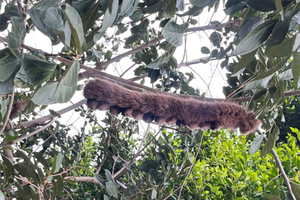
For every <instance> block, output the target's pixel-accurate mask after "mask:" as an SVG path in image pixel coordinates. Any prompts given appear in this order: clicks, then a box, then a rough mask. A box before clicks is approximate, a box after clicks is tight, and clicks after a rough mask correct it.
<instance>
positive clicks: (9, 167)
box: [1, 150, 15, 177]
mask: <svg viewBox="0 0 300 200" xmlns="http://www.w3.org/2000/svg"><path fill="white" fill-rule="evenodd" d="M6 151H7V150H6ZM1 157H2V159H3V164H4V166H5V167H6V168H7V170H8V172H9V174H6V176H12V177H13V176H14V174H15V171H14V166H13V165H12V163H11V161H10V160H8V159H7V158H6V156H1Z"/></svg>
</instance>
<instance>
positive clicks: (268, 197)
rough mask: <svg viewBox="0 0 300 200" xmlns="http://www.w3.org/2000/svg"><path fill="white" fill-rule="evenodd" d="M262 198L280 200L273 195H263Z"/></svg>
mask: <svg viewBox="0 0 300 200" xmlns="http://www.w3.org/2000/svg"><path fill="white" fill-rule="evenodd" d="M264 197H266V198H267V199H268V200H281V199H280V197H278V196H275V195H273V194H264Z"/></svg>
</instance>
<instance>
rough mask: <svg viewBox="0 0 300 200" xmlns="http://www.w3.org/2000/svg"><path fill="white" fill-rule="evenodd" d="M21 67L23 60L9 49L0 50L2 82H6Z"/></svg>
mask: <svg viewBox="0 0 300 200" xmlns="http://www.w3.org/2000/svg"><path fill="white" fill-rule="evenodd" d="M20 67H21V62H20V60H19V59H18V58H16V57H15V56H13V55H12V54H11V52H10V50H9V49H7V48H6V49H2V50H0V71H1V73H0V82H5V81H6V80H8V79H9V78H10V77H12V76H13V74H14V73H16V72H17V71H18V70H19V69H20Z"/></svg>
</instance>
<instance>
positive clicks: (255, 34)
mask: <svg viewBox="0 0 300 200" xmlns="http://www.w3.org/2000/svg"><path fill="white" fill-rule="evenodd" d="M276 22H277V20H269V21H266V22H264V23H262V24H260V25H258V26H257V27H255V28H254V29H253V30H252V31H251V32H250V33H249V34H248V35H247V36H246V37H245V38H244V39H243V40H242V41H241V42H240V43H239V44H238V45H237V47H236V48H235V50H234V51H233V52H232V54H233V55H245V54H247V53H250V52H252V51H253V50H255V49H257V48H258V47H260V46H261V45H262V44H263V43H264V42H265V41H266V40H267V39H268V37H269V35H270V34H271V32H272V30H273V28H274V26H275V23H276Z"/></svg>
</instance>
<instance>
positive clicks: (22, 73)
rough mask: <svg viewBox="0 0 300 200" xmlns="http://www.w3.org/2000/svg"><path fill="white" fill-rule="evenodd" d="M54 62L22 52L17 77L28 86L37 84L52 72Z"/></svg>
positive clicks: (54, 66)
mask: <svg viewBox="0 0 300 200" xmlns="http://www.w3.org/2000/svg"><path fill="white" fill-rule="evenodd" d="M55 68H56V64H55V63H53V62H50V61H47V60H43V59H40V58H39V57H36V56H34V55H31V54H24V58H23V63H22V66H21V69H20V70H19V72H18V73H17V77H18V78H19V79H21V80H22V81H23V82H24V83H26V84H27V85H28V86H32V85H38V84H41V83H43V82H44V81H47V80H48V79H49V78H50V77H51V76H52V75H53V73H54V70H55Z"/></svg>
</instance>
